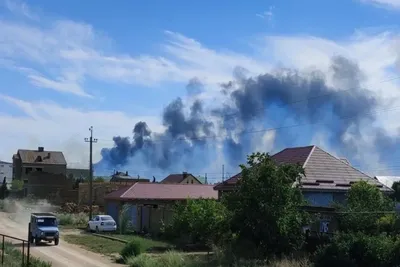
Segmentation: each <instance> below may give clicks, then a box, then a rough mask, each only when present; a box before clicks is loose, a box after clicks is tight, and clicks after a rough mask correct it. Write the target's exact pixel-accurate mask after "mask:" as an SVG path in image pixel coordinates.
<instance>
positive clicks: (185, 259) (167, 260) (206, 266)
mask: <svg viewBox="0 0 400 267" xmlns="http://www.w3.org/2000/svg"><path fill="white" fill-rule="evenodd" d="M127 264H128V265H129V266H130V267H224V266H233V267H239V266H240V267H310V266H311V264H310V263H309V262H308V261H307V260H300V261H294V260H289V259H283V260H279V261H274V262H272V263H270V264H267V263H255V262H250V261H247V262H246V261H244V262H238V263H234V264H233V265H224V264H222V263H221V261H219V260H218V259H215V258H214V259H213V258H209V259H208V258H207V257H206V256H203V257H190V256H187V254H185V253H178V252H174V251H169V252H166V253H163V254H160V255H158V256H153V255H150V254H141V255H139V256H137V257H131V258H129V259H128V260H127Z"/></svg>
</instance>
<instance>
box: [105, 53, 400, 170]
mask: <svg viewBox="0 0 400 267" xmlns="http://www.w3.org/2000/svg"><path fill="white" fill-rule="evenodd" d="M330 72H331V73H332V75H331V77H332V80H330V81H329V82H328V81H327V78H326V77H325V75H324V74H323V73H322V72H321V71H318V70H315V71H312V72H300V71H298V70H292V69H278V70H275V71H273V72H271V73H265V74H262V75H259V76H257V77H248V73H247V71H246V70H245V69H243V68H240V67H238V68H237V69H236V70H235V72H234V80H232V81H228V82H226V83H223V84H221V96H222V97H223V100H222V101H220V100H219V101H220V102H218V103H219V104H218V106H217V107H215V105H214V107H213V108H212V109H208V112H206V110H204V105H203V102H202V101H200V100H196V101H195V102H194V103H192V104H191V105H190V106H189V113H188V114H187V113H186V112H185V106H187V104H186V103H185V102H184V101H183V100H182V99H181V98H178V99H176V100H174V101H173V102H172V103H170V104H169V105H168V106H167V107H166V108H165V110H164V112H163V115H162V117H163V125H164V126H165V131H164V132H162V133H152V132H151V130H150V129H149V128H148V126H147V125H146V123H145V122H138V123H137V124H136V125H135V127H134V129H133V139H132V140H130V139H129V138H128V137H119V136H118V137H114V143H115V145H114V147H113V148H104V149H103V150H102V153H101V154H102V157H103V159H102V161H101V162H99V167H101V166H111V167H115V166H126V165H130V166H137V165H140V166H142V167H141V169H148V168H149V167H151V168H158V169H162V170H172V169H173V170H176V169H174V168H175V167H176V166H184V167H185V168H189V169H190V170H191V171H201V170H204V169H206V168H207V166H208V164H209V161H212V160H215V157H216V154H217V151H216V145H215V144H216V141H215V138H213V137H215V136H219V137H223V138H222V139H223V141H222V145H223V151H224V158H225V159H226V160H227V162H229V164H230V166H232V167H236V166H237V165H238V164H239V163H242V162H243V161H244V160H245V157H246V154H248V153H251V152H252V151H254V150H259V149H260V146H259V144H260V142H261V140H262V134H252V133H255V132H257V131H259V129H263V128H270V127H274V128H279V127H282V126H285V125H293V128H286V129H282V130H279V131H276V132H275V138H274V144H273V145H274V146H273V147H274V149H282V148H284V147H287V146H296V145H309V144H310V143H311V142H312V138H313V136H314V135H315V134H316V133H318V132H322V133H323V134H324V136H325V139H326V141H327V142H328V143H329V146H331V147H336V148H338V149H339V150H340V151H341V152H342V153H345V154H346V155H347V156H349V157H351V156H352V155H355V154H356V153H357V152H358V151H357V149H358V146H356V145H354V144H353V143H352V142H351V141H349V140H348V138H346V135H348V134H351V135H352V136H353V137H354V138H356V139H357V138H362V135H363V132H362V130H361V129H362V128H363V127H364V126H365V125H367V126H368V125H371V124H372V122H374V120H375V115H374V111H375V110H376V108H377V107H378V105H379V98H378V97H377V96H375V95H374V94H373V92H371V91H370V90H368V89H365V88H362V86H361V84H362V82H363V81H364V78H365V77H364V75H363V73H362V72H361V71H360V68H359V67H358V65H357V64H355V63H354V62H352V61H350V60H348V59H346V58H344V57H334V58H332V62H331V68H330ZM203 87H204V85H203V83H202V82H201V81H200V80H199V79H197V78H195V79H192V80H191V81H190V82H189V85H188V92H189V94H190V95H191V96H193V95H196V94H198V93H199V92H202V91H203V89H204V88H203ZM214 102H215V101H214ZM214 104H215V103H214ZM301 124H304V125H308V126H307V127H306V130H304V126H303V127H302V128H295V126H296V125H299V126H301ZM296 127H297V126H296ZM302 129H303V130H302ZM260 132H261V133H262V131H260ZM239 133H242V134H239ZM388 138H389V137H387V136H386V135H384V134H382V132H381V131H380V132H379V135H378V138H377V139H376V142H377V143H379V142H381V143H382V144H384V145H386V146H391V145H394V144H392V143H391V141H389V140H388ZM380 140H381V141H380ZM207 143H210V145H207ZM396 144H397V142H396ZM261 149H262V148H261Z"/></svg>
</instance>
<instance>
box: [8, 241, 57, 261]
mask: <svg viewBox="0 0 400 267" xmlns="http://www.w3.org/2000/svg"><path fill="white" fill-rule="evenodd" d="M4 245H5V251H4V252H5V253H4V266H7V267H21V266H22V252H21V251H20V250H19V249H17V248H15V247H14V245H13V244H12V243H8V242H5V243H4ZM25 261H26V258H25ZM23 266H26V262H25V264H24V265H23ZM29 266H30V267H51V263H49V262H44V261H41V260H39V259H38V258H35V257H33V256H30V264H29Z"/></svg>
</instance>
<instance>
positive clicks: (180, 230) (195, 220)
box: [164, 199, 227, 245]
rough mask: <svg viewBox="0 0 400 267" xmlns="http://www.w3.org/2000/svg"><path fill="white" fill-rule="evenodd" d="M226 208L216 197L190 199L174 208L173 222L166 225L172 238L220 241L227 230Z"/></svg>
mask: <svg viewBox="0 0 400 267" xmlns="http://www.w3.org/2000/svg"><path fill="white" fill-rule="evenodd" d="M226 229H227V227H226V209H225V207H224V206H223V205H222V204H221V202H218V201H216V200H214V199H196V200H193V199H188V200H187V201H186V202H184V203H178V204H176V205H175V206H174V208H173V217H172V220H171V223H170V224H169V225H167V226H166V227H165V230H164V231H165V234H166V235H167V236H168V237H170V238H182V239H186V240H187V239H188V240H187V241H189V242H191V243H201V244H203V245H207V244H210V243H213V244H215V243H218V242H219V241H220V240H221V238H222V236H223V234H224V233H225V232H226Z"/></svg>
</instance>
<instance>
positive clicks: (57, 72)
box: [0, 19, 269, 96]
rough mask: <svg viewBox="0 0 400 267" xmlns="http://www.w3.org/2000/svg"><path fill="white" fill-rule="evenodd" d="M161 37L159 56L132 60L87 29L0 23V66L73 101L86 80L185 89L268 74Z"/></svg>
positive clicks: (246, 61)
mask: <svg viewBox="0 0 400 267" xmlns="http://www.w3.org/2000/svg"><path fill="white" fill-rule="evenodd" d="M165 34H166V37H167V39H166V42H165V43H164V44H163V45H162V49H163V50H162V51H160V56H151V55H145V54H144V55H139V56H131V55H129V54H123V53H119V52H117V51H114V50H113V46H112V42H113V41H112V40H110V39H109V38H107V37H106V36H105V35H103V34H101V33H99V32H98V31H96V30H95V29H94V28H93V27H92V26H91V25H88V24H84V23H77V22H74V21H69V20H56V21H50V22H49V23H48V22H46V23H38V24H32V23H26V22H24V21H23V20H22V21H21V20H4V19H0V60H2V61H4V60H7V61H8V62H12V66H13V67H14V69H19V68H20V67H22V66H23V67H24V68H25V70H29V72H34V74H31V73H29V74H28V75H27V78H28V80H29V81H30V82H31V83H32V85H34V86H37V87H41V88H47V89H53V90H56V91H60V92H65V93H67V92H68V93H71V94H75V95H78V96H88V95H89V93H88V92H86V90H85V81H86V80H87V79H89V78H90V79H95V80H97V81H106V82H113V83H127V84H140V85H146V86H153V85H158V84H160V83H163V82H166V81H174V82H185V83H186V82H187V81H188V80H189V79H191V78H193V77H194V76H197V77H199V78H200V79H202V80H204V82H205V83H211V84H215V83H217V82H220V81H225V80H228V79H230V77H231V73H232V71H233V70H234V68H235V67H236V66H238V65H240V66H242V67H245V68H248V69H249V70H250V71H252V70H253V71H254V72H255V73H258V72H261V71H266V70H267V69H268V68H269V65H268V64H267V63H266V62H263V61H262V60H259V59H257V60H256V59H254V58H252V57H250V56H246V55H241V54H237V53H233V52H229V51H218V52H217V51H214V50H211V49H208V48H205V47H204V46H203V45H202V44H200V43H199V42H197V41H195V40H193V39H190V38H187V37H185V36H183V35H181V34H179V33H175V32H170V31H166V32H165ZM3 67H4V64H3ZM43 70H46V71H50V73H46V74H45V73H44V71H43ZM24 74H26V73H25V72H24Z"/></svg>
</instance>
